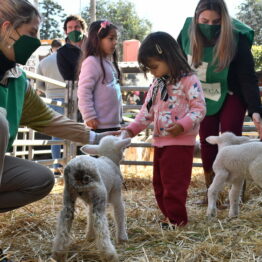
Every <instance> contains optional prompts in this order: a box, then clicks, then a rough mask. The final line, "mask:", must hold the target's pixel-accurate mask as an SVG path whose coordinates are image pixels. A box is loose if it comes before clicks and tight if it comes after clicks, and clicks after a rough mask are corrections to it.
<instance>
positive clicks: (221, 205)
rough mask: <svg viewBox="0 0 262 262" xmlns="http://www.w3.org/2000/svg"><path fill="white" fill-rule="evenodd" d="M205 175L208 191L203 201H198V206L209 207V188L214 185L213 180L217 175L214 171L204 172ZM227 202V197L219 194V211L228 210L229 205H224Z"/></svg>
mask: <svg viewBox="0 0 262 262" xmlns="http://www.w3.org/2000/svg"><path fill="white" fill-rule="evenodd" d="M204 175H205V184H206V188H207V191H206V193H205V196H204V197H203V199H202V200H200V201H198V203H197V204H198V205H202V206H207V205H208V196H207V192H208V188H209V186H210V185H211V184H212V182H213V179H214V177H215V173H214V171H213V170H211V171H204ZM224 202H225V197H224V196H223V194H222V193H221V192H220V193H219V194H218V198H217V202H216V204H217V208H218V209H225V208H227V205H226V204H225V203H224Z"/></svg>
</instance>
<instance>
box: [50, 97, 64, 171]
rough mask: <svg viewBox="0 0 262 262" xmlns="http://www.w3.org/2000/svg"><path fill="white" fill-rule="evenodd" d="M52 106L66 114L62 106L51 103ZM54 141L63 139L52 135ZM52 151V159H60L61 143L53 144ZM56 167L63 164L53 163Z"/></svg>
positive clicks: (56, 99)
mask: <svg viewBox="0 0 262 262" xmlns="http://www.w3.org/2000/svg"><path fill="white" fill-rule="evenodd" d="M52 100H55V101H61V102H64V98H53V99H52ZM49 106H50V108H52V109H53V110H54V111H56V112H58V113H60V114H62V115H63V114H64V108H63V107H60V106H55V105H49ZM52 140H53V141H57V140H62V139H61V138H58V137H52ZM51 151H52V159H58V158H61V152H60V151H61V146H60V145H52V146H51ZM53 167H54V168H59V167H62V165H61V164H59V163H57V164H54V165H53Z"/></svg>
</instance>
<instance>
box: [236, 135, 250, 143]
mask: <svg viewBox="0 0 262 262" xmlns="http://www.w3.org/2000/svg"><path fill="white" fill-rule="evenodd" d="M237 142H238V143H239V144H244V143H247V142H250V138H249V137H247V136H237Z"/></svg>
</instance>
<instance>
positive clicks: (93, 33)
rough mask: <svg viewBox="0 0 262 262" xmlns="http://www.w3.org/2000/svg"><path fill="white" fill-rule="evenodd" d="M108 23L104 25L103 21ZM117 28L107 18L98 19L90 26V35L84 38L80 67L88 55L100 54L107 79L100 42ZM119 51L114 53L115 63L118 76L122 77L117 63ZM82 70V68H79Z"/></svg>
mask: <svg viewBox="0 0 262 262" xmlns="http://www.w3.org/2000/svg"><path fill="white" fill-rule="evenodd" d="M105 22H106V23H107V24H106V26H105V27H102V25H101V24H102V23H105ZM113 29H114V30H117V27H116V26H115V25H113V24H112V23H110V22H109V21H107V20H98V21H95V22H93V23H91V25H90V26H89V29H88V37H87V38H86V39H85V40H84V42H83V45H82V50H83V54H82V58H81V62H80V67H81V64H82V62H83V60H84V59H85V58H87V57H88V56H98V57H100V65H101V68H102V71H103V80H104V79H105V68H104V66H103V51H102V49H101V47H100V42H101V40H102V39H103V38H105V37H107V36H108V35H109V33H110V32H111V30H113ZM117 60H118V59H117V52H116V51H115V52H114V53H113V64H114V66H115V68H116V70H117V73H118V78H119V79H120V70H119V67H118V64H117ZM79 71H80V70H79Z"/></svg>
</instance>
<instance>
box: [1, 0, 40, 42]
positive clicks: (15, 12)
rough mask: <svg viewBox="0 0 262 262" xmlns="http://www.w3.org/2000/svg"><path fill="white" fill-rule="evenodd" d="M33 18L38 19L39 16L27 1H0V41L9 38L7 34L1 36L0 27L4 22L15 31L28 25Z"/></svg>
mask: <svg viewBox="0 0 262 262" xmlns="http://www.w3.org/2000/svg"><path fill="white" fill-rule="evenodd" d="M35 17H39V18H40V14H39V12H38V10H37V9H36V8H35V7H34V6H33V5H32V4H31V3H30V2H29V1H27V0H0V41H2V40H3V39H5V38H6V37H8V36H9V34H8V32H6V33H5V35H4V36H1V26H2V24H3V23H4V22H5V21H9V22H10V23H11V24H12V25H13V28H14V29H16V28H18V27H20V26H21V25H22V24H28V23H30V22H31V21H32V20H33V19H34V18H35ZM10 30H11V29H10Z"/></svg>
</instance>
